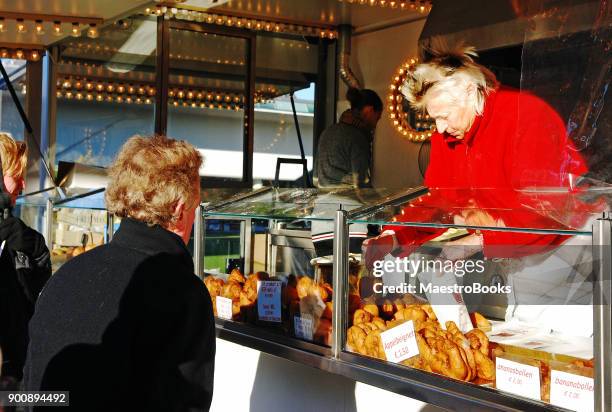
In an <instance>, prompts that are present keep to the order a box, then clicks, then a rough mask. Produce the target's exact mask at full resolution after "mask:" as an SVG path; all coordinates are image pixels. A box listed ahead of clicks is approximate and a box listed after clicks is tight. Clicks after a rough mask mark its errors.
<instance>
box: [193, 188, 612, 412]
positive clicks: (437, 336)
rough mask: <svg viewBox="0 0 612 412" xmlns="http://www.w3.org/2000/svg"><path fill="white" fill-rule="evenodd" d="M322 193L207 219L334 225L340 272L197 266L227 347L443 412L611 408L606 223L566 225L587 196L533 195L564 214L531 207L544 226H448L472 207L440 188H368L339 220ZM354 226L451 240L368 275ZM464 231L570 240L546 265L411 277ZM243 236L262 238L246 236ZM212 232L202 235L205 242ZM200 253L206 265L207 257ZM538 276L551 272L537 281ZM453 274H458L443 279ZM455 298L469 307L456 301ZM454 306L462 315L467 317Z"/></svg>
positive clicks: (258, 201)
mask: <svg viewBox="0 0 612 412" xmlns="http://www.w3.org/2000/svg"><path fill="white" fill-rule="evenodd" d="M480 192H481V193H472V191H469V190H466V195H468V193H469V195H468V196H470V197H472V198H474V197H475V198H482V197H486V196H487V193H486V191H480ZM482 192H484V193H482ZM593 194H595V195H596V196H597V198H599V199H602V198H605V199H607V202H609V201H610V196H611V195H612V191H610V189H609V188H598V187H593V188H590V189H589V192H588V193H583V194H582V196H585V195H586V196H587V197H588V195H593ZM327 195H328V193H325V192H324V191H318V192H316V191H312V190H311V191H308V190H304V189H293V190H285V191H283V190H281V191H278V190H273V191H272V192H267V193H265V194H263V195H262V194H255V195H253V196H251V197H248V196H247V197H244V196H243V197H242V198H241V199H238V200H237V201H236V202H234V203H230V204H225V205H222V206H220V207H218V208H215V207H214V206H212V207H209V208H207V209H206V210H204V211H203V217H204V221H206V220H208V219H218V218H221V219H229V218H231V219H245V220H247V221H250V220H251V219H262V220H267V221H269V222H270V224H269V226H268V227H274V226H275V224H277V223H278V222H281V221H283V222H301V221H311V222H312V221H315V220H320V221H325V222H327V223H329V224H330V225H333V226H334V234H335V244H334V252H335V253H334V255H333V257H331V260H332V262H333V265H332V270H327V273H326V274H325V275H321V269H322V268H321V265H320V263H319V262H320V261H317V259H314V260H313V261H312V264H313V270H312V272H313V273H312V274H303V273H300V272H290V273H278V272H277V273H276V274H275V275H274V276H271V275H270V273H271V272H272V271H273V270H272V269H271V268H270V265H268V266H264V267H260V268H259V270H258V271H253V273H250V274H249V273H245V274H243V273H242V272H241V271H240V270H239V269H234V270H232V272H231V273H229V274H219V273H214V274H211V273H207V271H206V270H205V269H204V270H202V272H201V274H202V275H203V277H204V282H205V284H206V285H207V287H208V289H209V291H210V293H211V296H212V298H213V306H214V308H215V314H216V316H217V318H216V321H217V329H218V334H219V337H220V338H222V339H224V340H228V341H231V342H235V343H238V344H240V345H245V346H248V347H251V348H255V349H257V350H259V351H262V352H265V353H269V354H273V355H275V356H280V357H283V358H286V359H289V360H292V361H294V362H299V363H303V364H306V365H309V366H313V367H316V368H320V369H323V370H325V371H328V372H331V373H335V374H339V375H342V376H344V377H348V378H350V379H354V380H356V381H361V382H365V383H368V384H371V385H374V386H378V387H380V388H384V389H385V390H389V391H393V392H396V393H399V394H403V395H406V396H409V397H412V398H416V399H420V400H423V401H426V402H429V403H432V404H435V405H438V406H441V407H444V408H448V409H460V410H464V409H470V410H491V409H496V410H497V409H499V410H567V409H569V410H572V409H573V410H589V409H590V410H600V409H598V408H599V406H598V407H597V408H596V407H595V405H600V406H604V404H605V402H606V401H605V399H607V396H609V395H607V394H606V393H607V392H608V391H609V388H608V387H607V385H605V383H603V382H605V380H606V377H605V374H606V372H605V369H602V368H600V367H598V366H597V365H605V364H606V362H607V361H606V357H608V355H607V354H606V352H605V350H602V347H605V346H601V343H599V342H602V343H604V342H606V339H609V335H610V326H609V324H608V323H606V322H602V320H603V319H606V317H605V316H608V315H607V314H608V312H607V311H609V310H610V306H609V302H607V303H606V299H607V297H606V296H607V295H606V294H607V293H609V291H608V290H607V289H605V288H606V287H607V286H606V285H607V283H606V282H607V281H606V277H607V276H609V273H610V267H608V266H607V265H608V263H606V259H607V258H606V257H605V256H608V257H609V256H610V253H612V251H611V250H610V246H609V236H610V227H609V224H610V222H609V220H607V218H606V215H605V214H604V215H602V212H603V210H596V209H597V208H596V209H594V210H593V211H592V213H590V214H589V215H588V216H585V215H582V216H581V217H580V219H586V223H585V224H584V225H582V226H581V227H579V228H575V227H574V228H572V227H571V226H569V225H567V224H566V223H567V222H570V221H574V220H575V218H576V216H572V215H571V213H568V210H571V208H572V205H574V204H575V203H576V202H581V201H582V200H581V199H578V198H576V197H575V196H574V195H571V194H568V193H567V192H565V193H563V192H561V193H555V194H553V195H551V193H550V192H548V193H544V192H543V193H537V192H536V193H534V192H530V193H525V194H524V196H525V198H524V201H528V200H533V199H534V198H536V199H540V200H541V199H544V198H546V199H548V200H555V201H556V204H557V205H559V204H562V205H564V208H563V209H562V210H551V209H546V210H539V211H536V212H535V213H538V214H541V215H542V216H543V217H546V219H544V220H543V222H546V224H542V225H539V226H537V227H536V226H533V227H511V226H506V227H503V228H499V227H490V226H489V227H487V226H473V225H472V226H470V225H460V224H455V223H453V222H452V219H451V220H450V221H449V216H453V215H456V214H458V213H461V212H465V210H466V208H467V206H465V205H461V204H458V203H454V204H452V203H451V204H449V202H447V201H445V200H444V196H442V197H441V198H440V197H437V196H436V193H435V191H434V192H433V196H432V192H431V191H430V192H428V193H426V194H423V188H420V189H414V190H410V191H408V192H406V193H402V194H399V195H397V194H396V195H394V196H390V195H388V194H387V195H385V193H382V192H380V193H376V194H373V193H372V194H371V195H372V198H371V199H372V201H371V203H369V204H368V203H365V204H363V205H362V206H361V207H359V208H356V209H353V210H351V211H347V210H345V209H346V207H344V208H343V205H342V204H341V203H338V204H337V206H338V211H337V212H336V213H334V214H333V216H332V215H329V214H327V215H325V214H323V215H317V214H316V213H315V214H313V213H312V211H313V205H314V204H315V203H316V201H317V199H321V198H323V199H324V198H325V196H327ZM428 198H429V199H428ZM431 198H436V200H435V201H433V202H432V201H431V200H430V199H431ZM348 200H350V199H349V198H347V202H348ZM349 203H350V202H349ZM605 204H606V203H599V207H604V208H605V206H603V205H605ZM475 210H476V208H475V207H474V206H471V207H470V211H471V212H474V211H475ZM487 212H488V213H499V214H501V216H503V217H504V219H505V220H506V221H510V222H511V221H512V216H515V215H520V214H521V213H524V211H521V210H511V209H507V208H500V209H496V210H494V209H493V208H489V209H488V210H487ZM406 216H409V217H408V218H405V217H406ZM425 216H427V219H424V217H425ZM432 216H436V217H435V218H433V219H432V218H431V217H432ZM403 217H404V219H403ZM549 218H550V219H549ZM360 223H368V224H376V225H384V226H396V227H397V226H403V227H405V228H409V229H411V230H422V229H424V230H431V229H432V228H434V229H442V232H443V235H442V236H438V237H436V238H434V239H431V240H430V241H429V242H427V243H426V245H425V246H424V247H422V248H419V249H417V250H415V251H414V252H413V253H412V254H410V256H409V257H407V259H408V260H407V262H412V263H409V264H407V266H405V267H403V269H402V270H395V271H394V270H391V271H390V270H386V271H385V270H383V271H380V272H382V273H377V271H376V270H375V269H376V268H374V269H372V268H370V270H368V268H367V267H366V265H365V264H364V263H363V262H362V259H363V258H362V256H353V255H349V253H348V248H347V242H348V231H349V227H350V225H351V224H360ZM202 227H203V226H202ZM467 230H479V231H482V232H491V231H495V232H498V231H502V232H504V233H511V234H518V235H529V236H562V237H564V238H565V239H569V240H568V241H566V242H565V243H564V244H563V246H559V247H557V248H554V250H547V251H546V252H545V253H544V254H545V255H546V256H543V255H542V250H533V251H531V252H530V254H529V256H528V257H525V256H523V257H522V258H516V257H506V258H503V257H499V258H495V259H492V261H489V260H487V258H486V257H485V256H482V255H479V256H470V257H469V258H468V260H466V262H471V263H465V262H464V263H463V264H462V265H461V267H459V266H458V265H457V262H458V261H457V260H455V261H453V262H454V265H455V266H454V267H453V268H451V269H449V270H442V269H441V267H440V268H438V269H437V271H438V272H439V273H437V274H436V275H435V276H434V277H430V278H429V279H428V278H427V276H426V275H427V272H428V271H427V269H420V270H416V273H415V271H411V270H410V269H409V268H410V267H411V266H410V265H412V267H414V266H415V263H417V264H421V265H422V268H425V267H428V265H429V264H430V263H431V264H433V267H435V265H436V263H435V262H439V260H438V258H439V256H440V252H441V251H442V250H444V245H445V243H446V242H448V241H449V240H452V239H456V238H458V237H461V236H464V235H465V234H466V233H467ZM243 235H249V236H251V239H252V240H255V239H257V238H256V236H255V235H253V234H252V233H249V232H248V231H247V232H244V233H243ZM205 237H206V234H205V233H204V232H200V233H199V236H198V238H200V239H202V240H203V238H205ZM255 241H256V240H255ZM244 244H245V245H246V244H249V242H248V241H245V242H244ZM506 252H507V251H506ZM203 256H204V265H203V267H204V268H205V267H206V263H205V262H206V256H207V255H206V250H205V249H204V251H203ZM536 256H537V257H536ZM602 258H603V260H602ZM397 259H399V258H397ZM542 259H543V260H542ZM543 261H544V262H546V263H542V262H543ZM428 262H429V263H428ZM386 263H387V262H385V264H386ZM391 263H393V261H392V262H391ZM271 264H272V265H273V264H274V262H273V263H271ZM470 267H471V270H470V269H469V268H470ZM406 268H408V269H406ZM379 269H380V268H379ZM466 270H467V274H466ZM323 271H325V269H323ZM534 271H535V272H537V273H544V274H545V275H546V276H540V277H533V272H534ZM585 271H586V272H585ZM447 272H448V273H450V278H449V277H448V276H442V275H441V273H447ZM398 275H399V276H400V277H401V281H398V278H397V276H398ZM430 275H431V274H430ZM394 277H395V278H394ZM555 282H557V283H555ZM444 288H447V289H449V288H454V289H453V290H454V292H453V293H454V294H453V293H450V292H446V293H445V292H440V291H441V290H442V291H443V290H444ZM457 290H459V296H462V297H463V301H461V300H460V301H459V302H457V301H455V300H452V299H453V298H452V297H453V296H457ZM448 299H451V301H450V303H449V301H448ZM602 299H604V300H602ZM458 307H461V308H462V309H463V310H464V311H465V313H463V314H460V313H459V311H458V310H457V308H458ZM451 319H452V320H451ZM448 322H451V323H452V325H451V324H449V323H448ZM455 322H456V323H455ZM461 322H463V323H461ZM466 322H467V323H466ZM445 323H446V324H445ZM403 336H412V339H414V341H413V343H412V345H410V344H406V345H402V344H399V343H398V342H402V339H404V341H405V338H403ZM415 337H416V338H415ZM608 342H609V341H608ZM605 344H608V343H604V345H605ZM442 348H444V349H442ZM460 348H464V349H460ZM470 352H471V353H470ZM462 359H463V360H462ZM296 396H297V395H296ZM298 398H299V396H298ZM596 402H599V404H597V403H596ZM564 408H566V409H564ZM601 410H605V408H601Z"/></svg>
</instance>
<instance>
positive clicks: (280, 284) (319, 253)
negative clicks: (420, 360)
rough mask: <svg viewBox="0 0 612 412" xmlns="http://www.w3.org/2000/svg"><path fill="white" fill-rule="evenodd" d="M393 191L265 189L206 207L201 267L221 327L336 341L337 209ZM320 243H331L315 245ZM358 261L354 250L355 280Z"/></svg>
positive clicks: (303, 341) (304, 343)
mask: <svg viewBox="0 0 612 412" xmlns="http://www.w3.org/2000/svg"><path fill="white" fill-rule="evenodd" d="M418 190H422V189H415V190H412V191H409V192H410V193H413V192H418ZM391 195H392V192H391V191H386V190H373V189H369V190H363V191H361V192H355V191H353V190H341V189H338V190H321V189H273V188H262V189H259V190H257V191H253V192H251V193H242V194H238V195H237V196H236V197H234V198H232V199H229V200H226V201H223V202H220V203H216V204H211V205H208V206H203V208H202V216H203V223H202V224H201V229H200V233H201V235H200V236H199V239H200V242H198V243H199V244H201V245H202V248H201V252H199V253H200V254H201V255H200V256H197V255H196V263H197V264H196V267H197V270H198V273H199V274H200V275H201V276H202V277H203V279H204V282H205V284H206V286H207V287H208V290H209V292H210V294H211V297H212V298H213V307H214V312H215V315H216V316H217V319H218V321H219V324H222V325H225V327H227V328H230V329H231V328H235V327H238V328H239V329H240V328H242V329H244V328H250V329H249V330H251V331H252V332H253V333H254V334H257V335H261V334H265V335H266V336H267V337H269V338H270V339H271V340H274V341H279V339H280V341H281V342H283V343H284V344H287V345H290V346H296V345H298V346H301V347H306V348H308V349H309V350H311V351H316V352H319V353H323V352H325V351H327V352H328V351H329V350H328V349H324V348H326V347H327V348H329V347H330V345H331V340H332V334H331V324H332V313H333V302H332V294H333V279H332V277H333V276H332V271H333V263H332V262H333V258H332V257H331V256H330V255H332V253H331V247H330V245H331V244H332V239H333V230H334V217H335V214H336V210H337V209H339V208H340V209H344V210H357V209H360V208H364V207H368V206H372V205H374V204H377V203H378V202H380V201H381V199H385V198H389V197H390V196H391ZM403 196H409V195H408V194H403ZM362 226H363V228H362V230H361V231H360V232H359V233H356V232H355V233H353V234H352V236H353V237H352V238H354V240H355V242H354V243H355V244H356V245H357V244H358V243H359V240H361V241H362V240H363V239H365V237H366V235H367V225H362ZM322 243H327V244H328V247H327V248H320V247H318V246H319V244H322ZM196 250H199V247H198V245H196ZM354 251H357V252H358V251H359V247H358V246H357V247H356V250H354ZM358 262H359V260H358V254H355V255H353V256H352V264H351V265H350V268H351V279H356V277H357V273H358V271H359V268H360V267H361V266H360V265H359V263H358ZM262 296H265V298H262ZM311 343H315V344H317V345H320V347H314V346H309V345H310V344H311Z"/></svg>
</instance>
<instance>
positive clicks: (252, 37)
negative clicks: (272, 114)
mask: <svg viewBox="0 0 612 412" xmlns="http://www.w3.org/2000/svg"><path fill="white" fill-rule="evenodd" d="M171 29H174V30H188V31H193V32H197V33H211V34H216V35H220V36H226V37H235V38H241V39H245V40H246V41H247V44H246V65H247V67H246V70H247V76H246V88H245V91H246V99H245V107H244V111H243V113H244V117H243V123H244V124H245V127H244V132H243V158H242V159H243V160H242V179H241V180H235V179H225V178H214V177H201V179H200V182H201V183H200V184H201V185H203V186H206V187H209V188H213V187H252V186H253V148H254V127H253V126H254V114H255V104H254V95H255V56H256V39H257V34H256V33H254V32H252V31H250V30H243V29H237V28H233V27H219V26H215V25H211V24H207V23H195V22H185V21H179V20H168V19H165V18H164V17H158V20H157V67H156V84H157V90H160V93H158V94H157V95H156V102H155V133H156V134H161V135H165V134H166V132H167V126H168V88H169V86H170V30H171Z"/></svg>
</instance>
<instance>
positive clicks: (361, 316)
mask: <svg viewBox="0 0 612 412" xmlns="http://www.w3.org/2000/svg"><path fill="white" fill-rule="evenodd" d="M370 321H372V314H371V313H370V312H366V311H365V310H363V309H357V310H356V311H355V313H354V314H353V325H359V324H360V323H366V322H370Z"/></svg>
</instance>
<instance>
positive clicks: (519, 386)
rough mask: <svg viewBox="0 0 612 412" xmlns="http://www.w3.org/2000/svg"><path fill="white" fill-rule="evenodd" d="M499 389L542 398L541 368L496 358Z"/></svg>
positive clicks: (496, 382) (496, 375)
mask: <svg viewBox="0 0 612 412" xmlns="http://www.w3.org/2000/svg"><path fill="white" fill-rule="evenodd" d="M495 369H496V373H495V385H496V386H497V389H499V390H502V391H505V392H510V393H513V394H515V395H520V396H524V397H526V398H532V399H537V400H540V369H539V368H537V367H535V366H530V365H524V364H522V363H518V362H513V361H511V360H508V359H502V358H496V359H495Z"/></svg>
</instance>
